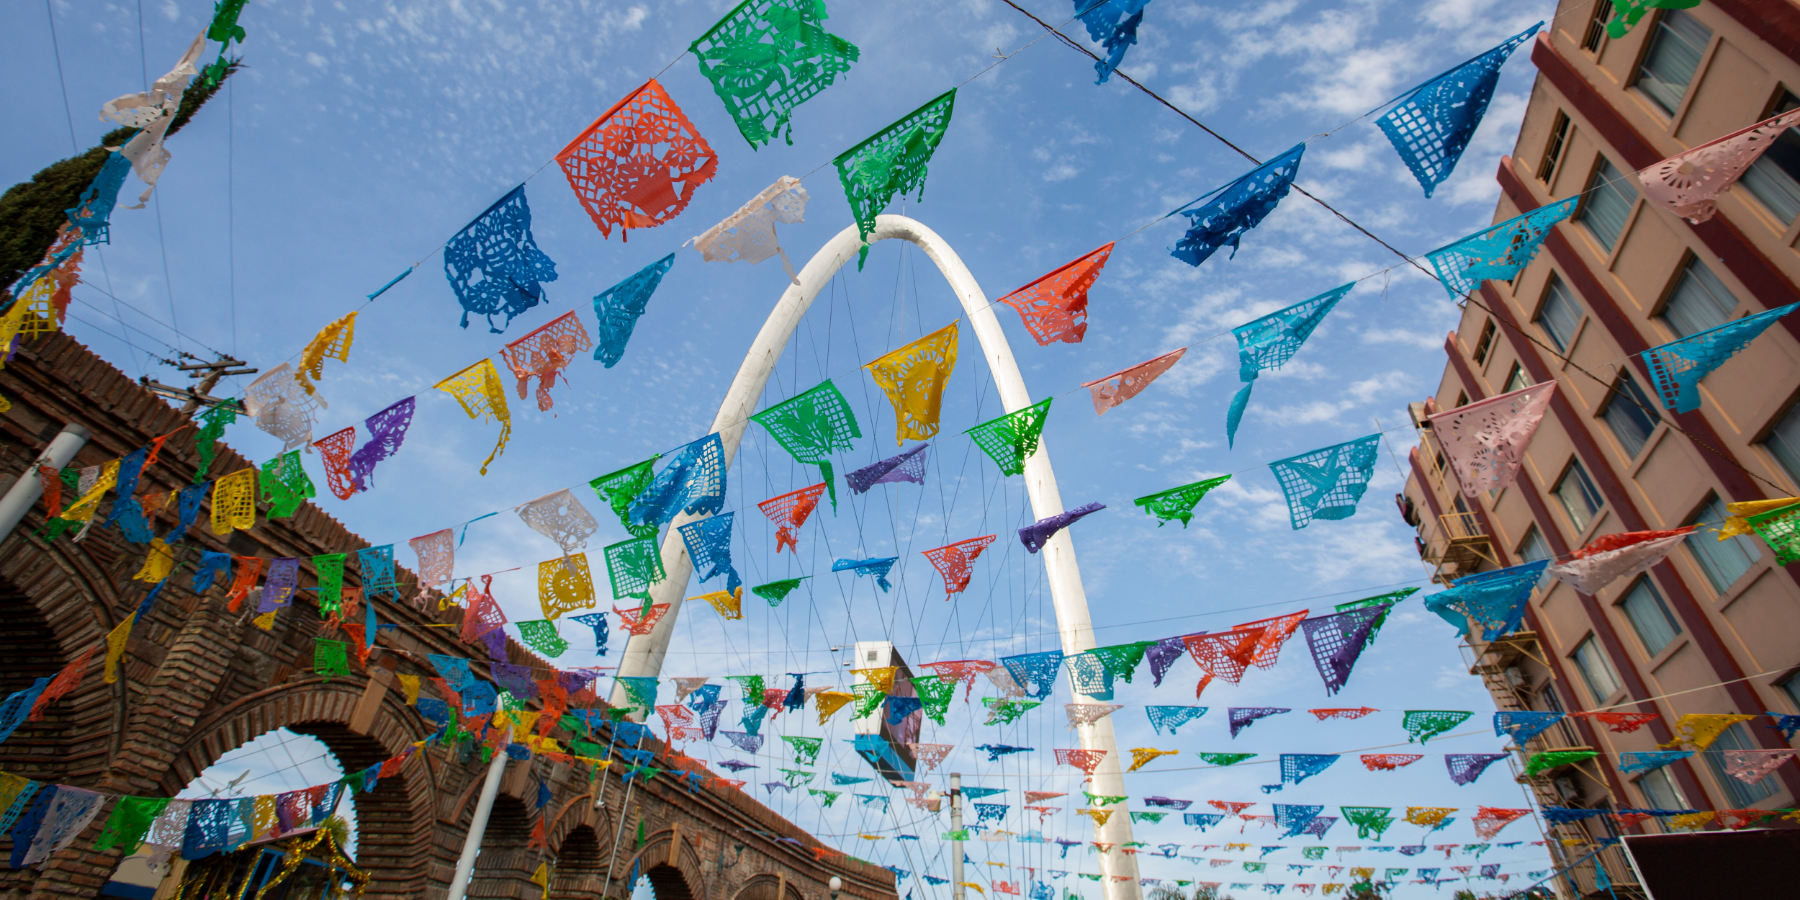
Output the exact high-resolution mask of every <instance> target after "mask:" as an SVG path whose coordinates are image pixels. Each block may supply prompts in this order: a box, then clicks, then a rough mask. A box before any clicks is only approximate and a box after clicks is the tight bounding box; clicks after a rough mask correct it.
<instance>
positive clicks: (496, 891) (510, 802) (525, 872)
mask: <svg viewBox="0 0 1800 900" xmlns="http://www.w3.org/2000/svg"><path fill="white" fill-rule="evenodd" d="M536 824H537V816H536V815H535V814H534V813H533V812H532V811H531V810H530V808H529V807H528V806H526V804H525V802H524V801H522V800H520V799H519V798H517V797H513V796H510V795H508V794H501V795H499V796H497V797H495V798H494V809H493V811H492V812H491V813H489V814H488V823H487V832H486V833H485V834H483V835H482V838H481V855H480V856H477V857H476V858H475V874H474V876H473V877H472V878H471V880H470V882H469V896H470V897H513V898H519V900H524V898H527V897H529V898H533V900H536V898H539V897H542V896H543V888H541V887H539V886H537V885H534V884H532V883H531V876H532V874H533V873H535V872H537V867H538V864H539V863H540V862H542V861H543V860H544V859H547V858H548V856H547V855H546V854H544V852H543V851H541V850H538V849H536V848H532V849H527V845H528V844H530V843H531V829H532V826H534V825H536Z"/></svg>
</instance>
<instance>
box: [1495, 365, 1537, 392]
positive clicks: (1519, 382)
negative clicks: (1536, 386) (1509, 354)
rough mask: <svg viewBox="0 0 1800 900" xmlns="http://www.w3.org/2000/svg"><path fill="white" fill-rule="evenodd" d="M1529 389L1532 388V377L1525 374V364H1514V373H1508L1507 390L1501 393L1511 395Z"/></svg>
mask: <svg viewBox="0 0 1800 900" xmlns="http://www.w3.org/2000/svg"><path fill="white" fill-rule="evenodd" d="M1528 387H1531V376H1530V375H1527V374H1525V364H1524V363H1513V367H1512V371H1511V372H1508V373H1506V389H1505V390H1503V391H1501V393H1503V394H1510V393H1512V392H1513V391H1522V390H1524V389H1526V388H1528Z"/></svg>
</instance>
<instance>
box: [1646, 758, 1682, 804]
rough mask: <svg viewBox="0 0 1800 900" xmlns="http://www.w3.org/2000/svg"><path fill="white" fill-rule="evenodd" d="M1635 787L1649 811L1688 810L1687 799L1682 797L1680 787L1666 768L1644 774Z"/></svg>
mask: <svg viewBox="0 0 1800 900" xmlns="http://www.w3.org/2000/svg"><path fill="white" fill-rule="evenodd" d="M1637 786H1638V791H1639V792H1641V793H1642V794H1643V795H1644V802H1645V803H1648V804H1649V805H1650V808H1651V809H1687V808H1688V804H1687V798H1686V797H1684V796H1682V793H1681V786H1680V785H1677V784H1676V783H1675V777H1674V776H1672V775H1670V774H1669V769H1668V767H1667V766H1664V767H1663V768H1660V769H1652V770H1650V771H1648V772H1646V773H1644V777H1642V778H1639V779H1638V780H1637Z"/></svg>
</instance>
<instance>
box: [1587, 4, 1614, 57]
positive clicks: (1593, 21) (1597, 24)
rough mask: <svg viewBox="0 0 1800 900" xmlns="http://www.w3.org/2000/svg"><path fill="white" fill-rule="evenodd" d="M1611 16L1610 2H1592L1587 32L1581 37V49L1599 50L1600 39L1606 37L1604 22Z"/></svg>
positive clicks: (1611, 6)
mask: <svg viewBox="0 0 1800 900" xmlns="http://www.w3.org/2000/svg"><path fill="white" fill-rule="evenodd" d="M1612 16H1613V5H1612V0H1594V14H1593V15H1592V16H1589V17H1588V24H1587V31H1585V32H1583V33H1582V35H1581V49H1583V50H1598V49H1600V39H1601V38H1603V37H1606V22H1607V20H1609V19H1611V18H1612Z"/></svg>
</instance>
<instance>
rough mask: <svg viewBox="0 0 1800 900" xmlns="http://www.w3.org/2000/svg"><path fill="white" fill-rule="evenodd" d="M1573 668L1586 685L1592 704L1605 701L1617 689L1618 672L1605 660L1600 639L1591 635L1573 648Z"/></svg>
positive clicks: (1604, 652)
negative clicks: (1592, 699)
mask: <svg viewBox="0 0 1800 900" xmlns="http://www.w3.org/2000/svg"><path fill="white" fill-rule="evenodd" d="M1574 659H1575V669H1576V671H1578V672H1580V673H1581V681H1582V683H1583V684H1585V685H1587V689H1588V696H1591V697H1593V698H1594V705H1596V706H1598V705H1600V704H1602V703H1605V702H1606V698H1608V697H1611V696H1612V695H1613V694H1615V693H1617V692H1618V690H1619V673H1617V672H1615V671H1613V667H1612V663H1610V662H1607V660H1606V651H1604V650H1601V649H1600V641H1599V640H1598V639H1596V638H1595V637H1594V636H1593V635H1589V636H1588V639H1587V640H1585V641H1582V642H1581V645H1580V646H1578V647H1576V648H1575V657H1574Z"/></svg>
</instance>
